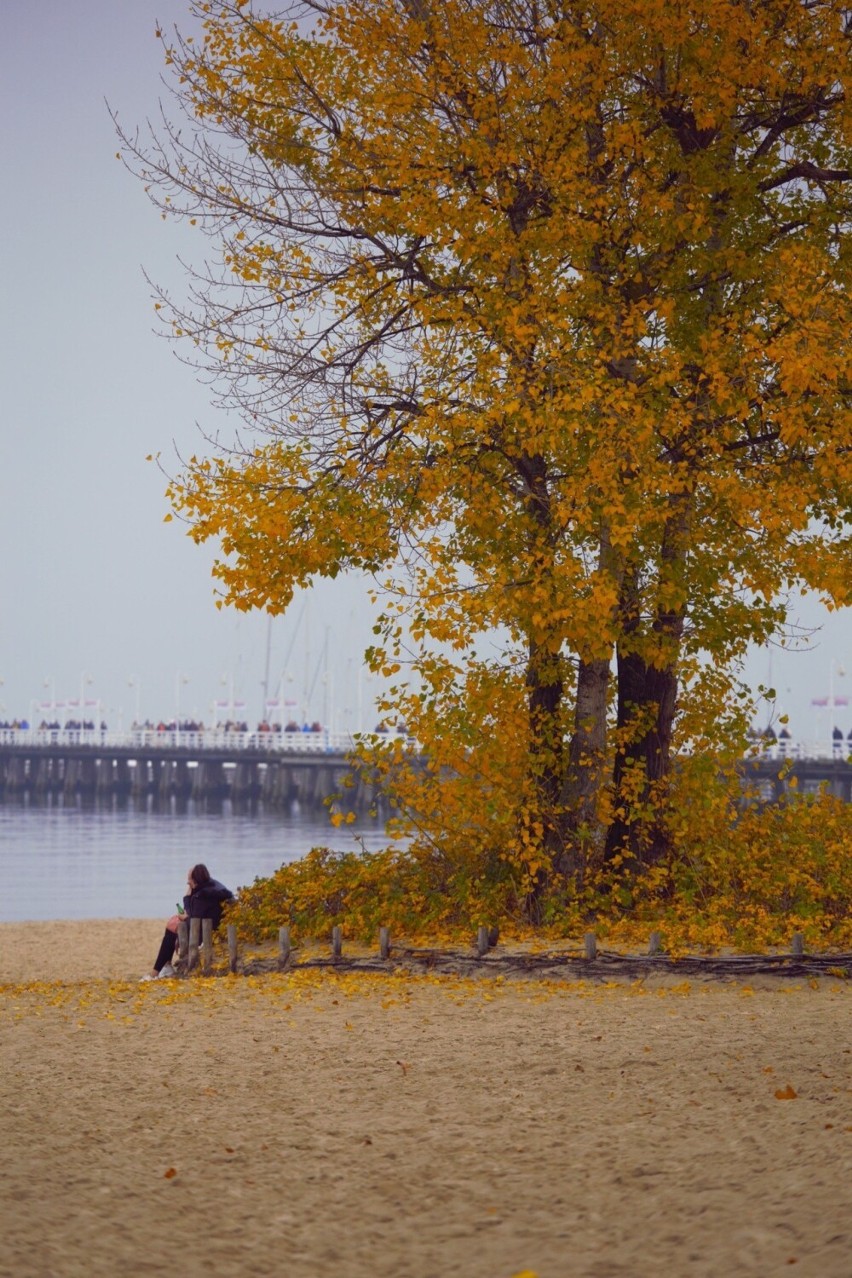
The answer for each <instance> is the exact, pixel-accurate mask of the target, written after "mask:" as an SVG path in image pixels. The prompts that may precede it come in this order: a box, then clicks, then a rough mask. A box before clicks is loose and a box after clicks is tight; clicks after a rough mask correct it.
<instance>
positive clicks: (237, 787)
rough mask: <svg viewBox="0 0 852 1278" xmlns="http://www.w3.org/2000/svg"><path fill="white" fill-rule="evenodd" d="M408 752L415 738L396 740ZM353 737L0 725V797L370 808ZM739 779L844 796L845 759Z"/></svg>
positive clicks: (803, 759)
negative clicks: (337, 803) (332, 804)
mask: <svg viewBox="0 0 852 1278" xmlns="http://www.w3.org/2000/svg"><path fill="white" fill-rule="evenodd" d="M395 735H396V734H395ZM403 739H404V740H405V742H406V745H407V746H408V747H409V748H410V749H411V750H412V752H414V753H416V751H417V747H416V744H415V743H414V742H412V741H409V740H408V739H406V738H403ZM354 747H355V742H354V741H353V740H352V738H351V737H349V736H347V735H344V734H332V733H329V732H320V733H305V732H283V733H263V732H236V733H232V732H218V731H208V732H183V731H165V732H159V731H147V730H146V731H138V732H132V733H128V734H118V733H108V732H106V731H101V730H100V729H94V730H91V731H81V730H76V729H72V730H65V729H60V730H55V729H46V730H42V729H38V730H25V731H21V730H8V729H0V803H2V802H4V801H16V800H24V801H29V802H34V803H41V802H64V803H73V802H91V803H95V802H97V803H113V802H115V803H118V804H125V803H129V802H131V801H132V802H133V803H134V804H137V805H138V804H145V805H151V806H155V807H156V806H166V805H170V804H172V803H175V804H177V806H178V807H181V806H184V805H188V804H189V803H190V802H192V803H194V804H196V805H202V806H204V807H205V808H206V809H208V810H215V809H217V808H218V807H220V806H221V805H222V804H223V803H224V802H225V801H228V802H230V803H231V804H232V805H233V806H234V807H236V808H238V809H240V810H247V811H251V810H253V809H254V808H256V807H258V806H259V805H262V806H263V807H264V808H267V809H269V810H271V811H281V812H288V811H291V810H292V809H293V808H294V807H295V806H296V805H298V806H299V807H300V808H302V809H304V810H307V811H310V810H314V809H321V808H323V807H327V806H328V805H329V803H330V802H333V800H334V796H336V795H339V796H341V804H340V806H341V808H343V809H344V810H352V811H355V812H364V811H369V810H370V809H372V808H375V807H376V805H377V804H379V803H381V801H382V793H381V787H380V786H379V785H378V784H377V782H376V779H375V776H374V775H373V774H372V773H371V772H370V770H368V769H364V768H362V767H361V766H360V765H359V764H358V763H357V761H356V760H355V759H354V757H353V750H354ZM742 775H743V780H744V782H746V781H747V782H749V783H750V785H751V786H752V787H753V788H754V789H756V791H757V794H758V799H759V801H760V802H764V803H776V802H780V801H783V800H784V798H785V797H787V796H789V795H790V794H792V793H794V792H798V793H799V794H809V793H816V792H817V791H819V790H827V791H828V792H829V793H830V794H834V795H836V796H837V797H838V798H840V799H843V800H844V801H845V802H847V803H849V802H850V801H852V761H850V759H849V758H848V757H846V755H845V754H844V755H842V756H841V755H838V754H834V755H831V754H828V755H826V754H822V755H821V756H820V755H817V756H816V757H814V756H811V757H808V756H806V755H804V754H803V753H802V751H801V749H800V748H797V747H793V748H792V749H791V751H790V752H789V753H785V752H784V751H783V750H780V749H778V748H777V747H776V748H773V749H772V750H771V751H767V752H766V753H763V754H760V755H758V756H755V757H754V758H748V759H744V760H743V761H742Z"/></svg>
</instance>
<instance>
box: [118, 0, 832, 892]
mask: <svg viewBox="0 0 852 1278" xmlns="http://www.w3.org/2000/svg"><path fill="white" fill-rule="evenodd" d="M193 13H194V14H195V16H196V17H197V18H198V19H199V20H200V22H201V23H202V31H201V33H200V34H199V36H198V38H196V39H193V40H191V39H188V38H182V37H180V36H176V37H174V38H170V37H166V36H164V40H165V43H166V46H167V60H168V62H169V64H170V67H171V70H172V73H173V75H174V85H175V93H176V97H177V101H178V103H179V104H180V106H182V107H183V108H184V110H185V112H186V115H187V122H185V123H182V124H181V126H180V127H178V126H176V125H174V124H169V123H168V122H166V123H164V124H163V125H162V126H161V127H160V128H159V130H158V131H157V132H155V134H154V135H152V136H151V137H148V138H147V139H145V138H139V137H135V138H129V137H125V139H124V140H125V147H126V154H127V155H128V158H129V159H130V162H131V163H132V165H133V166H134V168H135V169H136V170H137V171H138V172H139V173H140V174H141V175H142V176H143V178H144V180H145V182H146V184H147V186H148V189H149V192H150V193H151V195H152V197H153V198H154V199H155V200H157V201H158V202H159V203H160V204H161V206H162V208H163V210H164V212H166V213H168V214H169V215H174V216H180V217H184V218H188V219H190V220H191V221H193V222H197V223H198V224H199V226H200V227H202V228H203V229H204V230H206V231H207V232H208V233H209V234H210V236H211V237H212V238H213V241H214V242H215V243H216V244H217V245H218V249H219V252H218V255H217V256H216V258H215V260H213V261H211V263H210V264H209V265H208V267H207V268H206V269H205V270H204V271H203V272H200V273H198V274H196V276H195V279H194V286H193V289H192V292H191V297H190V299H189V300H188V302H187V303H186V304H180V303H178V302H176V301H175V300H174V299H165V298H162V299H161V303H165V304H167V305H168V307H169V310H170V316H171V320H172V322H173V325H174V331H175V333H176V334H177V335H178V336H179V337H181V338H183V339H186V340H188V341H189V342H194V343H195V348H196V351H197V354H198V357H199V359H200V360H201V361H202V362H205V363H206V364H207V365H208V366H209V367H212V368H213V369H214V370H215V374H216V377H217V378H218V379H219V384H220V388H221V390H222V392H223V394H225V396H226V397H227V398H228V399H229V401H230V402H231V403H232V404H235V405H236V406H237V407H238V408H239V410H240V412H241V414H242V417H243V420H244V422H245V426H246V428H247V430H248V431H249V433H248V434H246V433H244V434H243V435H242V437H241V439H236V440H233V441H227V445H226V446H225V447H216V448H212V449H210V450H208V452H207V454H206V455H204V456H202V457H198V458H192V459H191V460H190V461H189V462H188V464H187V465H186V466H185V468H184V470H183V473H182V474H181V476H180V477H178V478H177V479H176V480H175V481H174V482H173V484H172V486H171V494H172V498H173V501H174V504H175V507H176V509H177V511H178V512H179V513H180V514H182V515H183V516H184V517H186V518H187V519H188V520H189V522H190V525H191V530H192V534H193V536H195V537H196V538H197V539H199V540H202V539H205V538H208V537H213V538H218V539H220V540H221V544H222V548H223V556H222V558H221V561H220V563H219V565H218V567H217V569H216V572H217V574H218V576H219V578H220V580H221V582H222V584H223V587H224V593H225V596H226V598H227V599H228V600H229V601H230V602H232V603H235V604H236V605H237V606H239V607H253V606H258V607H267V608H270V609H273V610H279V609H281V608H283V607H285V606H286V604H287V603H288V601H289V599H290V598H291V596H292V592H293V590H294V588H295V587H296V586H298V585H303V584H306V583H308V582H309V581H310V580H311V578H312V577H313V576H314V575H315V574H324V575H334V574H336V573H338V572H340V571H341V570H343V569H346V568H350V567H357V568H361V569H366V570H368V571H371V572H373V573H375V574H376V575H377V579H378V580H379V581H380V582H382V583H386V584H387V586H388V588H389V590H390V592H391V596H390V602H389V606H388V609H387V611H386V615H385V634H384V644H385V646H384V648H383V655H382V656H381V657H379V656H376V657H375V659H376V661H377V664H378V665H379V666H381V667H382V668H384V669H393V667H394V666H395V664H396V663H397V661H398V660H400V659H401V658H400V652H401V651H402V648H403V647H404V646H406V645H407V651H408V652H409V654H410V653H412V652H413V657H412V658H411V659H412V660H413V664H414V666H415V667H416V668H417V673H418V674H419V677H420V683H419V689H420V690H419V692H418V694H417V696H418V697H419V702H418V704H420V705H421V706H422V707H424V708H425V710H424V717H423V718H422V719H421V723H420V727H421V728H424V725H427V727H428V723H429V722H432V723H433V725H435V724H438V723H439V721H440V722H443V723H451V725H452V733H453V734H455V747H456V752H455V758H454V760H453V765H454V766H453V774H454V775H456V776H459V775H461V773H462V772H463V771H464V769H465V768H467V769H468V770H469V771H472V769H473V768H474V767H475V769H476V778H477V779H478V781H479V782H480V784H479V785H478V786H477V784H474V785H473V786H472V787H471V790H472V792H473V794H475V795H478V796H479V797H478V799H472V798H471V797H470V794H471V790H468V791H466V793H467V795H468V799H467V801H468V803H469V805H470V806H469V811H468V819H469V821H470V822H471V825H472V826H473V825H476V823H477V820H478V819H479V818H481V821H480V824H483V823H484V824H485V825H487V824H488V820H489V819H491V816H493V800H494V794H495V790H496V789H499V783H498V777H497V774H498V773H499V774H501V775H502V776H503V777H504V778H505V777H507V776H511V778H512V781H511V785H510V786H509V787H507V793H508V791H509V790H510V791H511V795H510V797H504V801H503V809H502V817H501V819H503V820H504V825H505V829H506V830H508V828H509V827H510V826H511V828H512V829H513V830H514V832H515V834H514V836H513V837H515V838H516V839H517V847H518V849H519V853H518V854H519V856H521V857H522V858H525V859H526V864H527V866H528V867H531V872H530V875H529V879H530V883H531V885H532V887H533V888H534V889H535V888H536V887H538V886H540V884H541V883H542V882H543V881H544V879H545V878H546V877H547V876H548V875H551V874H553V873H554V872H556V873H557V874H570V873H573V872H574V871H576V870H578V869H581V868H582V866H583V865H584V864H585V863H586V862H587V861H588V859H589V858H592V859H594V858H600V857H602V856H604V857H609V858H619V859H620V858H623V857H624V856H625V855H627V856H628V857H629V858H631V859H633V860H638V861H639V862H645V863H648V862H653V861H654V860H656V859H659V858H660V857H661V856H663V855H664V853H665V851H666V846H667V825H666V819H665V814H666V801H667V790H668V785H669V775H670V768H671V758H672V749H673V733H674V732H675V730H676V724H677V712H678V706H679V696H680V694H681V691H682V684H683V675H684V672H685V671H690V672H691V673H692V676H693V677H699V675H698V674H696V672H700V668H701V663H702V662H703V663H705V665H706V664H707V663H709V664H710V665H711V666H716V667H725V666H728V665H730V663H732V662H735V661H736V659H737V657H738V656H740V655H741V654H742V652H743V650H744V648H745V646H746V645H747V643H749V642H750V641H754V640H758V641H760V640H764V639H766V638H767V636H769V635H770V634H771V633H772V632H773V631H774V630H775V628H776V627H777V626H778V624H779V623H780V622H781V621H782V620H783V616H784V606H783V598H784V595H785V592H787V591H788V590H790V589H791V588H793V587H802V588H806V589H815V590H817V591H819V592H820V593H821V594H822V595H823V597H825V598H827V599H830V600H832V601H833V602H835V603H842V602H846V600H847V592H848V588H849V581H850V572H849V568H850V539H849V523H850V511H851V510H852V500H850V498H852V452H850V442H852V417H851V416H850V386H852V378H850V348H849V331H850V324H849V320H850V310H849V301H848V284H849V275H850V261H852V257H850V246H849V240H848V232H849V214H850V200H849V182H850V178H852V154H850V152H851V151H852V114H850V108H849V103H848V99H847V93H846V84H847V81H848V75H849V65H850V38H849V30H848V20H847V17H846V11H845V8H844V6H843V5H842V4H840V3H838V2H837V0H683V2H675V0H588V2H586V3H579V4H578V3H570V2H568V0H440V3H439V2H438V0H435V2H434V3H433V2H432V0H344V2H343V3H340V4H326V3H322V2H320V0H317V2H316V3H303V4H293V5H292V6H291V7H290V8H289V9H288V10H287V11H286V12H284V13H282V14H278V15H277V16H276V15H275V14H270V13H267V12H264V11H262V7H261V5H259V4H249V3H229V2H226V0H210V2H209V3H203V4H201V3H199V4H196V5H194V6H193ZM488 635H492V636H497V637H498V638H497V639H496V640H495V641H494V642H495V643H496V644H498V645H499V651H496V650H495V652H496V655H493V656H492V657H490V658H489V657H488V656H487V654H486V650H485V649H484V647H483V644H482V639H483V636H488ZM447 653H450V654H451V655H450V656H448V655H447ZM465 653H468V654H471V655H470V656H469V659H468V661H467V663H465V659H464V655H463V654H465ZM452 654H455V655H452ZM613 671H614V674H613ZM613 682H614V685H615V686H614V687H613V686H612V685H613ZM466 692H467V695H468V699H467V700H466V699H465V697H466ZM399 695H400V704H403V702H404V695H405V694H404V693H402V692H401V693H400V694H399ZM412 704H413V703H411V702H409V709H410V708H411V706H412ZM519 715H523V724H522V725H521V724H520V721H519V718H518V716H519ZM430 716H431V718H430ZM424 731H426V729H424ZM426 734H427V735H428V732H427V733H426ZM506 736H508V737H510V738H511V741H512V743H513V745H514V746H515V753H514V755H513V758H514V764H513V765H512V767H510V766H509V764H508V761H507V759H506V758H504V755H505V751H506V745H505V740H502V741H500V747H499V751H498V752H497V753H496V754H495V753H494V750H496V745H497V742H498V740H500V738H501V737H502V738H505V737H506ZM439 737H440V732H439V731H438V730H437V729H436V731H435V736H434V742H433V744H434V745H435V749H436V751H437V741H438V739H439ZM492 745H493V746H494V749H492ZM489 750H491V754H492V756H493V757H494V758H499V759H500V760H501V762H500V764H499V766H496V767H494V766H492V767H489V764H488V758H489ZM513 768H514V770H513ZM431 776H432V777H433V780H434V778H435V777H436V776H437V777H439V778H440V774H439V773H437V772H436V771H433V772H432V773H431ZM477 802H478V803H479V804H480V809H481V811H480V813H479V818H478V817H477V814H476V803H477ZM507 804H508V807H509V809H511V812H510V818H509V820H508V824H505V818H506V805H507ZM483 813H484V814H486V815H485V816H483V815H482V814H483ZM489 814H490V815H489ZM494 819H495V820H496V818H494ZM498 824H499V822H498ZM500 828H501V829H503V828H504V827H503V826H501V827H500ZM504 832H505V831H504ZM432 833H433V835H434V833H435V831H434V829H433V831H432ZM507 837H508V836H507ZM542 851H543V855H542Z"/></svg>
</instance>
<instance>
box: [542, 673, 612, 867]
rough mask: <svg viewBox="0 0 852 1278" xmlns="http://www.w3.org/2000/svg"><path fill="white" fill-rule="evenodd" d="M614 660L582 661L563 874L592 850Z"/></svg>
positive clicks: (559, 861)
mask: <svg viewBox="0 0 852 1278" xmlns="http://www.w3.org/2000/svg"><path fill="white" fill-rule="evenodd" d="M609 678H610V662H609V659H608V658H601V659H599V660H597V661H582V660H581V661H580V664H579V667H578V670H577V697H576V703H575V707H574V731H573V733H572V735H571V743H570V746H569V749H568V764H567V768H566V771H565V778H564V781H563V785H562V794H561V803H560V809H561V811H562V814H563V817H562V827H563V831H564V835H563V840H562V847H561V849H560V850H559V852H558V854H557V857H556V859H555V860H554V868H555V869H556V870H557V872H558V873H560V874H562V875H563V876H565V877H568V876H569V875H571V874H577V873H582V871H583V870H584V869H585V868H586V866H587V864H588V862H589V860H590V854H591V855H592V856H593V855H594V848H595V844H596V843H597V839H596V838H595V834H596V827H597V807H598V797H599V795H600V791H601V787H602V786H603V784H604V782H605V769H606V757H605V751H606V722H607V701H608V695H609Z"/></svg>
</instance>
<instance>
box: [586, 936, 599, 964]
mask: <svg viewBox="0 0 852 1278" xmlns="http://www.w3.org/2000/svg"><path fill="white" fill-rule="evenodd" d="M583 948H584V949H585V951H586V958H587V959H588V960H589V962H590V963H591V962H593V961H594V959H596V958H597V956H598V941H597V937H596V936H595V934H594V932H587V933H586V935H585V937H584V938H583Z"/></svg>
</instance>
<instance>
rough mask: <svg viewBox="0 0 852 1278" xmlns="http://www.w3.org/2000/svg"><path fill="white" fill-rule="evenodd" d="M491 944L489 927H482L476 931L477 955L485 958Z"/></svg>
mask: <svg viewBox="0 0 852 1278" xmlns="http://www.w3.org/2000/svg"><path fill="white" fill-rule="evenodd" d="M489 949H490V946H489V944H488V928H487V927H481V928H480V929H479V931H478V932H477V933H476V957H477V958H484V957H485V955H486V954H487V953H488V951H489Z"/></svg>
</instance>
